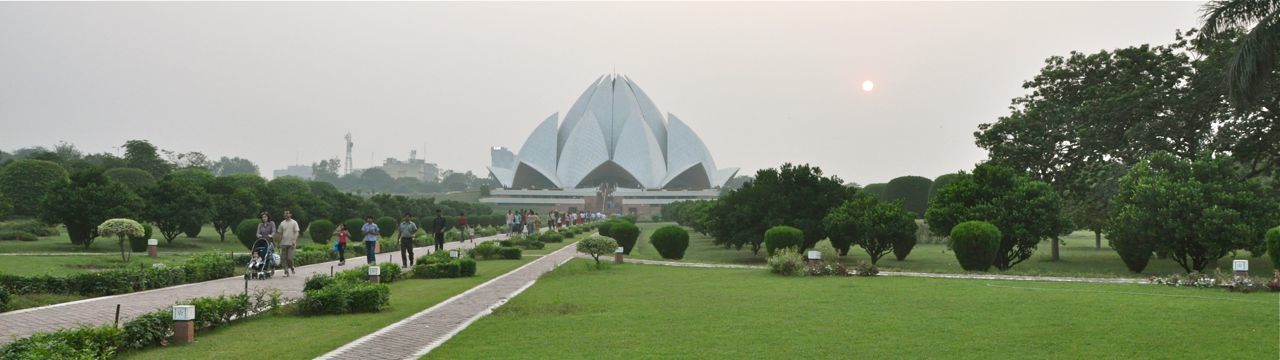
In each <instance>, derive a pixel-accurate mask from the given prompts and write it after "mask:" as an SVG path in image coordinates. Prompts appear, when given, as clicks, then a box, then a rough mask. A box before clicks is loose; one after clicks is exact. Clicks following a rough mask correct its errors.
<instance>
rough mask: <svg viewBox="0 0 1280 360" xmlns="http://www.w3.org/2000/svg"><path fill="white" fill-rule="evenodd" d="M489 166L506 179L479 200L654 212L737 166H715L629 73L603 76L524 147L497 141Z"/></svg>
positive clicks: (699, 195)
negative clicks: (516, 149) (517, 149)
mask: <svg viewBox="0 0 1280 360" xmlns="http://www.w3.org/2000/svg"><path fill="white" fill-rule="evenodd" d="M490 155H491V157H492V164H491V165H490V166H489V174H490V176H492V177H493V178H494V179H497V181H498V182H499V183H501V184H502V187H503V189H500V190H494V191H493V192H492V193H491V196H490V197H487V198H484V199H481V202H484V203H488V204H492V205H497V206H502V207H508V208H530V209H538V210H542V211H546V210H558V211H569V212H577V211H591V212H597V211H598V212H603V213H606V214H635V215H637V216H650V215H652V214H656V213H658V212H659V211H661V208H662V205H665V204H670V203H672V202H675V201H681V200H691V199H710V198H715V197H716V196H717V195H719V188H720V187H721V186H723V185H724V184H725V183H726V182H728V181H729V179H730V178H732V177H733V176H734V175H736V174H737V172H738V169H737V168H726V169H721V168H718V167H716V163H715V160H713V159H712V158H711V152H710V151H708V150H707V146H706V145H705V144H703V143H702V139H700V138H698V135H697V134H696V133H694V132H693V129H692V128H690V127H689V125H686V124H685V123H684V122H683V121H681V120H680V119H679V118H677V117H676V116H675V115H673V114H670V113H668V114H667V115H666V116H665V117H664V116H663V115H662V112H660V111H658V107H657V106H656V105H654V103H653V101H652V100H650V99H649V96H648V95H646V94H645V93H644V91H643V90H640V87H639V86H636V83H635V82H634V81H632V80H631V79H630V78H628V77H626V76H620V75H613V74H611V75H605V76H601V77H600V78H599V79H597V80H596V81H595V82H593V83H592V84H591V86H589V87H587V90H586V91H585V92H583V93H582V96H579V97H578V101H576V102H574V103H573V106H572V107H570V108H569V111H568V112H567V113H565V116H564V119H563V121H561V119H560V114H559V113H555V114H551V116H549V117H547V119H546V120H543V121H542V123H541V124H539V125H538V126H537V128H535V129H534V130H533V133H531V134H529V137H528V139H526V140H525V142H524V145H522V146H521V147H520V152H519V153H512V152H511V150H509V149H508V148H506V147H502V146H496V147H493V148H492V149H491V151H490Z"/></svg>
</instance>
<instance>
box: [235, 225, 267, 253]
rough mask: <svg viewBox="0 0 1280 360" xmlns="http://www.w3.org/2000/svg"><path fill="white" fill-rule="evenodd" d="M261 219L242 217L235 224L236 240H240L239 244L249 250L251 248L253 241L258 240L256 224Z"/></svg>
mask: <svg viewBox="0 0 1280 360" xmlns="http://www.w3.org/2000/svg"><path fill="white" fill-rule="evenodd" d="M261 223H262V220H258V219H244V220H241V221H240V223H239V224H236V230H235V231H236V240H240V243H241V244H244V247H245V248H246V249H249V250H253V242H254V241H257V240H258V224H261Z"/></svg>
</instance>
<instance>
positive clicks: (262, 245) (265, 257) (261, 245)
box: [244, 239, 280, 280]
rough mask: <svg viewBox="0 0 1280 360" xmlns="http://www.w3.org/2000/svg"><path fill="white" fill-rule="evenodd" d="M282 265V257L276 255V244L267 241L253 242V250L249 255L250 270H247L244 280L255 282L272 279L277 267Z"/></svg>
mask: <svg viewBox="0 0 1280 360" xmlns="http://www.w3.org/2000/svg"><path fill="white" fill-rule="evenodd" d="M279 265H280V255H276V246H275V243H272V242H271V241H270V240H267V239H258V240H257V241H254V242H253V250H251V252H250V253H249V264H248V268H247V269H245V272H244V278H245V279H246V280H247V279H254V280H264V279H270V278H271V276H272V275H275V273H276V266H279Z"/></svg>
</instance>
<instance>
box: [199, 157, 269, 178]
mask: <svg viewBox="0 0 1280 360" xmlns="http://www.w3.org/2000/svg"><path fill="white" fill-rule="evenodd" d="M209 171H210V172H213V173H214V174H215V175H218V176H227V175H234V174H253V175H259V173H258V165H256V164H254V163H253V162H252V161H249V160H247V159H242V158H238V157H233V158H228V157H226V156H223V157H222V158H221V159H218V161H216V162H214V163H213V164H211V165H210V166H209Z"/></svg>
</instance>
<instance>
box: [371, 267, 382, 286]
mask: <svg viewBox="0 0 1280 360" xmlns="http://www.w3.org/2000/svg"><path fill="white" fill-rule="evenodd" d="M369 282H371V283H374V284H378V283H381V282H382V268H381V267H377V266H370V267H369Z"/></svg>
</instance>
